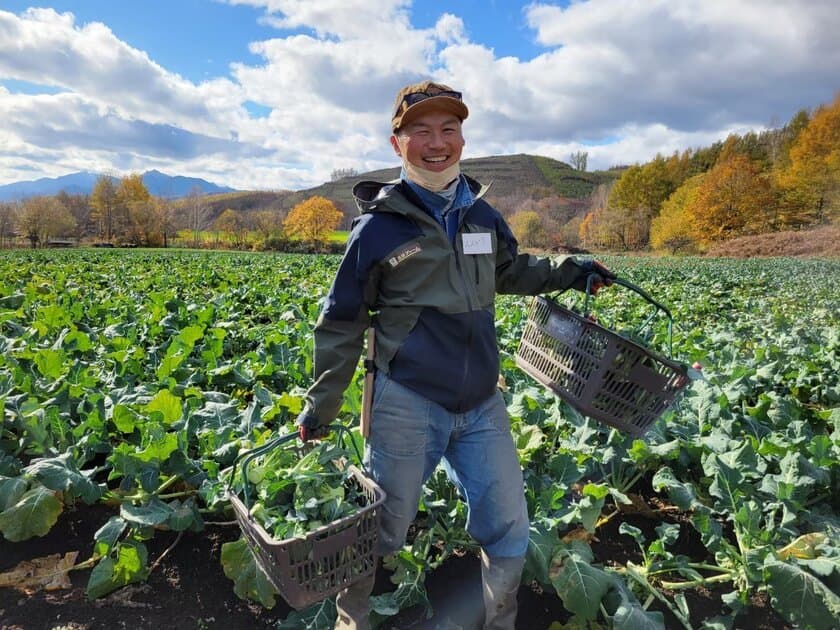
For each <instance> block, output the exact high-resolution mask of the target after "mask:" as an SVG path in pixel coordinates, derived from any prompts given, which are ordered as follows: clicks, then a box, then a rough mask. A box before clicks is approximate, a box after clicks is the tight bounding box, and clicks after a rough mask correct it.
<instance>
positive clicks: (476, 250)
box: [461, 232, 493, 254]
mask: <svg viewBox="0 0 840 630" xmlns="http://www.w3.org/2000/svg"><path fill="white" fill-rule="evenodd" d="M461 238H462V243H463V244H464V253H465V254H492V253H493V240H492V239H491V238H490V232H479V233H477V234H461Z"/></svg>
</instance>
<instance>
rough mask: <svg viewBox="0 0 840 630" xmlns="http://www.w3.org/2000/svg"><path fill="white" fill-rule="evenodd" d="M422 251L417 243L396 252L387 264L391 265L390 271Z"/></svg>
mask: <svg viewBox="0 0 840 630" xmlns="http://www.w3.org/2000/svg"><path fill="white" fill-rule="evenodd" d="M422 251H423V248H422V247H420V245H418V244H417V243H413V244H411V245H409V246H408V247H406V248H405V249H404V250H402V251H401V252H397V253H396V254H394V255H393V256H391V257H390V258H389V259H388V264H389V265H391V269H393V268H395V267H397V266H399V265H401V264H402V263H404V262H405V261H406V260H408V259H409V258H411V257H412V256H414V254H419V253H420V252H422Z"/></svg>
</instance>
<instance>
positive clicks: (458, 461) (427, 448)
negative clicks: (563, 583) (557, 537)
mask: <svg viewBox="0 0 840 630" xmlns="http://www.w3.org/2000/svg"><path fill="white" fill-rule="evenodd" d="M365 460H366V462H365V463H366V466H367V468H368V470H369V471H370V474H371V475H372V477H373V478H374V480H375V481H376V482H377V483H378V484H379V485H380V486H381V487H382V488H383V489H384V490H385V492H386V493H387V495H388V496H387V499H386V501H385V503H384V505H383V508H382V509H381V510H380V522H379V548H378V550H377V551H378V552H379V553H380V555H386V554H389V553H393V552H394V551H397V550H399V549H401V548H402V546H403V544H404V542H405V536H406V533H407V531H408V527H409V525H410V524H411V522H412V521H413V520H414V517H415V515H416V514H417V507H418V504H419V501H420V492H421V489H422V485H423V483H424V482H425V481H426V480H427V479H428V478H429V476H430V475H431V474H432V473H433V472H434V470H435V468H436V467H437V465H438V463H440V462H441V461H442V462H443V466H444V469H445V470H446V473H447V475H448V476H449V478H450V479H451V480H452V482H453V483H454V484H455V485H456V486H457V488H458V490H459V491H460V493H461V496H462V497H464V499H465V500H466V503H467V510H468V511H467V514H468V516H467V532H469V534H470V535H471V536H472V537H473V538H474V539H475V540H476V542H478V543H479V544H480V545H481V547H482V549H484V551H485V553H487V554H488V555H489V556H491V557H500V558H512V557H517V556H523V555H524V554H525V551H526V549H527V548H528V526H529V523H528V510H527V506H526V504H525V490H524V485H523V481H522V469H521V468H520V466H519V459H518V457H517V454H516V447H515V446H514V443H513V437H512V436H511V433H510V419H509V418H508V415H507V409H506V408H505V403H504V399H503V398H502V395H501V393H500V392H499V391H496V393H495V394H494V395H493V396H491V397H490V398H488V399H487V400H486V401H484V402H483V403H481V404H480V405H479V406H478V407H476V408H475V409H472V410H471V411H468V412H466V413H452V412H450V411H447V410H446V409H444V408H443V407H441V406H440V405H437V404H436V403H434V402H432V401H431V400H429V399H427V398H425V397H423V396H421V395H420V394H418V393H416V392H414V391H412V390H410V389H408V388H407V387H403V386H402V385H400V384H399V383H397V382H396V381H394V380H392V379H390V378H388V377H387V376H386V375H385V374H383V373H382V372H377V375H376V381H375V386H374V396H373V413H372V415H371V431H370V439H369V440H368V443H367V447H366V449H365Z"/></svg>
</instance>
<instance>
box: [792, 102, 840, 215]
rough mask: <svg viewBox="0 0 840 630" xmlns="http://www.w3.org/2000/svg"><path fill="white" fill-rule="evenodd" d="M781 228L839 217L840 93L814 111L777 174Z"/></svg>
mask: <svg viewBox="0 0 840 630" xmlns="http://www.w3.org/2000/svg"><path fill="white" fill-rule="evenodd" d="M779 185H780V186H781V188H782V204H781V206H782V208H781V212H780V215H781V216H780V220H781V224H782V225H781V226H780V227H798V226H800V225H807V224H811V223H824V222H827V221H830V220H832V219H836V218H837V217H838V216H840V94H838V95H837V97H836V98H835V99H834V101H833V102H832V103H831V105H828V106H826V107H820V108H819V109H817V111H816V112H814V115H813V116H812V118H811V120H810V121H809V122H808V126H807V127H805V129H804V130H803V131H802V132H801V133H800V134H799V136H798V137H797V139H796V141H795V142H794V144H793V146H792V147H791V149H790V166H789V167H788V168H787V169H786V170H785V171H783V172H782V173H781V174H780V176H779Z"/></svg>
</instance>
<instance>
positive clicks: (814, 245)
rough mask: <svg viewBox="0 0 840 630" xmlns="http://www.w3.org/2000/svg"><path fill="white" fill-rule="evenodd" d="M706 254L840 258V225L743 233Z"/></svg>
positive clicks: (739, 256)
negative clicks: (754, 234)
mask: <svg viewBox="0 0 840 630" xmlns="http://www.w3.org/2000/svg"><path fill="white" fill-rule="evenodd" d="M706 255H707V256H713V257H731V258H753V257H765V256H766V257H769V256H795V257H800V258H840V226H837V225H824V226H821V227H818V228H814V229H812V230H801V231H787V232H773V233H770V234H758V235H756V236H742V237H740V238H734V239H732V240H729V241H726V242H723V243H718V244H717V245H714V246H712V247H711V248H710V249H709V250H708V251H707V252H706Z"/></svg>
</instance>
